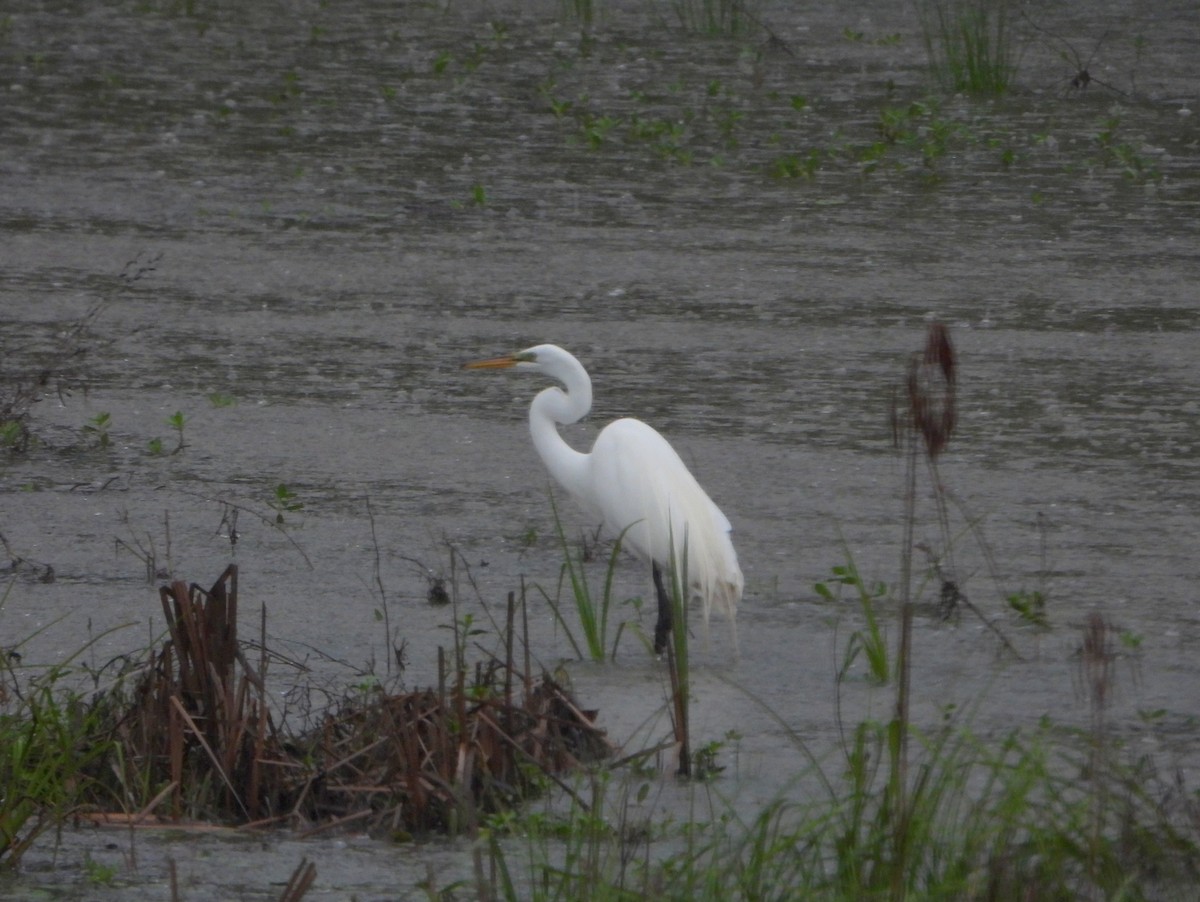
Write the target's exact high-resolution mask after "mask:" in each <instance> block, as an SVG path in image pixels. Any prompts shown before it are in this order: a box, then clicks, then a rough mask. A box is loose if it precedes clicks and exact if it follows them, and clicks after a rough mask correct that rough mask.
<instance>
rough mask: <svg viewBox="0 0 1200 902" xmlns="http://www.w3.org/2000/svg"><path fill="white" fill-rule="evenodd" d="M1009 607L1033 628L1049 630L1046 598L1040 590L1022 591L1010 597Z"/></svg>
mask: <svg viewBox="0 0 1200 902" xmlns="http://www.w3.org/2000/svg"><path fill="white" fill-rule="evenodd" d="M1008 606H1009V607H1010V608H1012V609H1013V610H1014V611H1016V612H1017V613H1018V614H1019V615H1020V616H1021V619H1022V620H1024V621H1025V622H1026V623H1028V624H1030V625H1031V626H1036V627H1038V628H1040V629H1048V628H1049V626H1050V618H1049V617H1048V616H1047V615H1046V596H1045V595H1043V594H1042V593H1041V592H1039V591H1038V590H1036V589H1035V590H1033V591H1028V590H1026V589H1021V590H1020V591H1019V592H1014V593H1013V594H1011V595H1009V596H1008Z"/></svg>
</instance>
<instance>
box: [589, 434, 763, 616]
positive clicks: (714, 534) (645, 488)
mask: <svg viewBox="0 0 1200 902" xmlns="http://www.w3.org/2000/svg"><path fill="white" fill-rule="evenodd" d="M591 488H592V493H593V498H592V499H590V500H591V502H592V505H593V506H594V507H595V508H596V509H597V511H598V512H599V513H600V514H601V516H603V518H604V523H605V526H606V528H607V529H609V530H610V531H611V532H612V533H613V535H614V536H616V535H620V534H621V533H622V532H623V531H624V533H625V536H624V545H625V547H627V548H630V549H631V550H633V551H634V552H636V553H637V554H639V555H641V556H642V557H644V558H648V559H650V560H653V561H656V562H658V563H659V564H660V565H664V566H669V565H670V563H671V560H672V541H673V542H674V556H675V557H674V559H675V560H676V561H682V560H683V559H684V553H685V551H684V549H685V543H686V555H687V562H688V584H689V586H691V588H692V590H693V591H694V592H695V593H696V594H697V595H699V596H700V598H701V600H702V602H703V606H704V618H705V622H707V620H708V614H709V610H710V609H711V607H712V605H713V604H714V603H716V604H717V606H718V607H720V608H721V609H722V610H723V611H724V612H725V614H726V615H727V616H728V617H729V619H730V620H731V621H732V620H733V618H734V616H735V615H736V613H737V605H738V602H739V601H740V600H741V596H742V571H741V568H740V567H739V566H738V562H737V553H736V552H735V551H734V550H733V542H732V541H731V540H730V538H729V533H730V525H729V520H728V518H726V516H725V515H724V514H723V513H721V511H720V509H719V508H718V507H717V506H716V505H715V504H714V503H713V501H712V499H711V498H709V497H708V495H707V493H706V492H705V491H704V489H702V488H701V487H700V484H699V483H698V482H696V479H695V477H694V476H692V474H691V472H690V471H689V470H688V468H687V467H686V466H685V465H684V463H683V461H682V460H681V459H680V457H679V455H678V454H676V453H675V449H674V448H672V447H671V446H670V444H669V443H668V442H667V440H666V439H664V438H663V437H662V436H661V435H659V434H658V432H656V431H655V430H654V429H652V428H651V427H650V426H647V425H646V424H645V423H643V422H641V421H640V420H634V419H622V420H617V421H616V422H614V423H611V424H610V425H609V426H608V427H607V428H605V429H604V431H603V432H601V433H600V436H599V437H598V438H597V439H596V444H595V446H594V447H593V448H592V454H591Z"/></svg>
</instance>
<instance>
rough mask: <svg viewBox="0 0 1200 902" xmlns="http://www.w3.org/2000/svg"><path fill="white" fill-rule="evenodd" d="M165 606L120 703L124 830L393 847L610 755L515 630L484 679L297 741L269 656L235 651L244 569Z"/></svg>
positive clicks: (386, 702)
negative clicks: (528, 671)
mask: <svg viewBox="0 0 1200 902" xmlns="http://www.w3.org/2000/svg"><path fill="white" fill-rule="evenodd" d="M160 597H161V599H162V604H163V612H164V614H165V615H166V619H167V628H168V634H169V635H168V638H167V639H166V640H165V641H164V642H163V644H162V647H161V648H160V649H158V650H157V651H156V652H153V653H152V654H151V657H150V661H149V666H148V667H146V668H145V670H144V672H143V674H142V675H141V677H140V678H139V680H138V681H137V684H136V685H135V687H134V690H133V692H132V693H131V696H130V698H129V699H128V701H127V702H126V703H125V704H124V705H123V706H117V705H112V704H111V700H110V702H109V704H110V706H111V707H113V708H114V710H115V711H116V712H117V713H116V714H115V715H114V723H115V725H114V732H115V738H116V743H115V746H116V748H117V749H118V750H119V752H118V753H117V755H116V758H117V760H116V761H114V762H111V764H110V766H109V767H108V768H102V770H106V771H109V772H112V773H115V774H116V775H117V779H118V783H119V784H120V785H119V787H118V788H116V789H115V790H114V792H115V794H117V795H118V796H119V797H120V798H122V800H123V803H124V804H125V805H127V806H129V808H131V809H133V810H136V811H137V812H138V814H137V815H135V816H133V817H132V818H131V816H130V815H128V814H126V815H124V816H119V819H120V820H121V821H122V822H124V823H128V822H130V820H131V819H132V820H134V821H135V822H136V821H138V820H145V819H146V818H148V817H149V816H150V815H151V814H152V813H157V817H158V818H161V817H164V816H168V815H169V817H170V819H172V820H174V821H176V822H178V821H180V820H182V819H187V820H205V821H212V820H217V821H221V822H224V823H235V824H240V825H247V826H268V825H280V826H291V827H295V828H299V829H302V830H304V831H306V832H316V831H319V830H324V829H330V828H335V827H339V826H343V825H353V826H354V828H355V829H359V830H367V831H371V832H376V833H386V834H388V835H390V836H393V837H404V836H408V835H411V834H414V833H423V832H429V831H449V832H457V831H462V830H471V829H472V828H473V827H474V825H475V824H476V823H477V818H478V816H479V815H480V814H481V813H485V812H489V811H495V810H498V809H501V808H503V807H505V806H509V805H512V804H514V803H515V802H517V801H519V800H520V799H522V798H524V797H526V796H527V795H529V794H530V793H531V792H532V791H536V789H537V788H538V787H539V786H541V785H543V783H544V779H543V778H544V776H546V775H549V776H551V778H552V777H553V775H554V774H556V773H558V772H561V771H565V770H569V769H571V768H574V767H577V766H579V765H580V764H581V763H582V762H585V761H593V760H597V759H599V758H602V757H604V756H606V755H607V754H608V753H609V752H610V747H609V745H608V743H607V741H606V740H605V738H604V735H603V732H602V731H601V730H599V729H598V728H597V727H596V726H595V725H594V724H593V722H592V720H593V715H592V714H590V713H587V712H584V711H581V710H580V709H579V707H578V706H577V705H576V704H575V702H574V701H573V700H572V698H571V697H570V695H569V694H568V693H567V692H566V691H565V690H564V689H563V688H562V687H560V686H559V685H558V684H557V683H555V682H554V681H553V680H552V679H550V678H549V677H543V678H542V679H541V680H536V681H535V680H531V679H529V678H528V677H527V676H526V675H524V674H515V673H514V672H513V664H512V659H513V655H512V653H511V642H512V630H511V629H509V630H508V631H507V636H506V641H507V642H508V643H510V648H509V652H508V654H507V655H506V656H505V660H492V661H489V662H481V663H479V664H477V665H476V666H475V667H474V670H473V679H470V680H468V678H467V668H466V667H465V666H462V665H460V666H458V667H457V668H456V673H454V674H452V675H449V678H448V679H447V678H443V679H442V680H440V681H439V686H438V687H437V688H430V689H423V690H419V691H411V692H403V693H398V694H393V693H387V692H384V691H383V690H382V689H376V690H372V691H367V692H358V693H354V694H348V695H347V696H346V697H345V698H344V699H343V700H342V701H341V702H339V703H337V704H335V705H334V706H333V707H332V708H331V709H330V710H328V711H327V712H325V713H324V714H323V715H321V716H319V717H317V718H316V720H315V722H314V724H313V725H312V726H310V727H309V728H308V729H306V730H305V731H304V732H301V733H299V734H292V733H290V732H288V731H287V730H285V729H284V728H282V727H280V726H278V725H277V724H276V723H275V722H274V719H273V718H272V714H271V711H270V706H269V702H268V696H267V689H266V676H267V674H266V670H267V661H268V657H267V655H266V653H265V652H263V654H262V655H261V659H260V662H259V664H258V666H254V665H253V664H251V662H250V661H248V660H247V658H246V656H245V654H244V653H243V650H242V647H241V645H240V644H239V642H238V638H237V611H238V586H237V568H236V566H234V565H231V566H230V567H228V568H227V569H226V570H225V572H224V573H222V574H221V576H220V577H219V578H218V579H217V581H216V582H215V583H214V584H213V586H212V588H211V589H209V590H207V591H205V590H204V589H202V588H201V587H199V586H197V585H195V584H192V585H190V586H188V585H186V584H185V583H183V582H179V581H176V582H173V583H172V584H171V585H169V586H164V587H162V588H161V590H160ZM509 611H510V614H509V616H510V619H511V618H512V612H513V606H512V604H511V603H510V607H509ZM264 633H265V630H264ZM439 659H440V660H442V659H444V656H439ZM514 685H515V686H517V687H518V692H517V693H514ZM517 695H519V696H520V697H519V699H518V698H517V697H516V696H517ZM109 782H111V781H109ZM134 787H136V789H134ZM168 800H169V801H170V804H169V806H165V807H167V808H168V809H169V810H167V811H156V810H157V809H159V808H160V807H164V803H166V802H167V801H168ZM116 819H118V818H114V820H116Z"/></svg>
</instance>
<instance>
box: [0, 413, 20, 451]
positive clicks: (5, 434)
mask: <svg viewBox="0 0 1200 902" xmlns="http://www.w3.org/2000/svg"><path fill="white" fill-rule="evenodd" d="M24 436H25V427H24V424H22V423H21V421H20V420H4V421H3V422H0V446H3V447H5V448H17V447H20V445H21V443H22V440H23V438H24Z"/></svg>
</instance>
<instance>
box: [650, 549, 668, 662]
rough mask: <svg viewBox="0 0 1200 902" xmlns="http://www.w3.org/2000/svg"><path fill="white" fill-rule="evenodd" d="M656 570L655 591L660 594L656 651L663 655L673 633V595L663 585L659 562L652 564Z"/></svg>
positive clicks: (655, 639) (655, 626)
mask: <svg viewBox="0 0 1200 902" xmlns="http://www.w3.org/2000/svg"><path fill="white" fill-rule="evenodd" d="M650 567H651V569H652V570H653V572H654V591H655V593H656V594H657V595H658V622H657V623H656V624H654V653H655V654H656V655H661V654H662V653H663V649H665V648H666V647H667V637H668V636H669V635H670V634H671V596H670V595H668V594H667V590H666V589H665V588H664V587H663V578H662V571H661V570H660V569H658V564H656V563H652V564H651V565H650Z"/></svg>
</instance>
